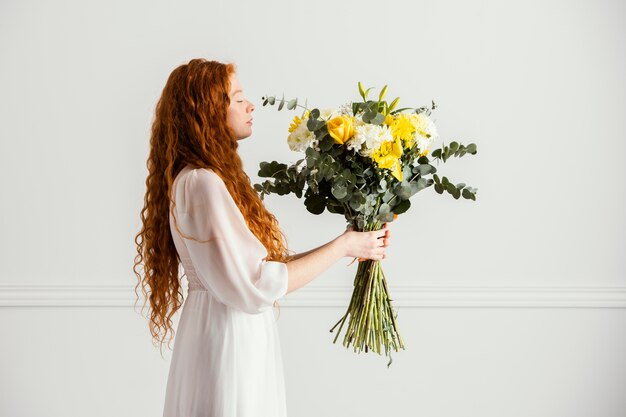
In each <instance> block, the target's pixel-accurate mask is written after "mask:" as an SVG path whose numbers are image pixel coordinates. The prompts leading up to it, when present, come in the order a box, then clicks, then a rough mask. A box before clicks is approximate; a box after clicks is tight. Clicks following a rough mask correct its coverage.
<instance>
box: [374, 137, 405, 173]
mask: <svg viewBox="0 0 626 417" xmlns="http://www.w3.org/2000/svg"><path fill="white" fill-rule="evenodd" d="M401 156H402V142H401V140H400V139H396V140H394V141H393V142H392V141H387V142H383V144H382V145H380V148H378V149H377V150H376V151H375V152H374V153H373V154H372V159H373V160H374V161H376V163H377V164H378V166H379V167H380V168H386V169H391V175H393V176H394V177H395V178H396V179H397V180H398V181H402V164H401V163H400V157H401Z"/></svg>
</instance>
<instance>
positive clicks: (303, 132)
mask: <svg viewBox="0 0 626 417" xmlns="http://www.w3.org/2000/svg"><path fill="white" fill-rule="evenodd" d="M307 121H308V118H305V119H303V120H302V122H300V124H299V125H298V127H296V128H295V129H294V130H293V132H291V133H290V134H289V136H288V137H287V143H288V144H289V149H291V150H292V151H296V152H304V151H305V150H306V148H307V147H308V146H309V145H310V144H311V143H312V142H313V141H314V140H316V139H315V134H314V133H313V132H311V131H310V130H309V129H307V127H306V123H307Z"/></svg>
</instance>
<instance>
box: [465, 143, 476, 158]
mask: <svg viewBox="0 0 626 417" xmlns="http://www.w3.org/2000/svg"><path fill="white" fill-rule="evenodd" d="M465 150H466V151H467V153H471V154H472V155H474V154H476V144H475V143H470V144H469V145H467V146H466V147H465Z"/></svg>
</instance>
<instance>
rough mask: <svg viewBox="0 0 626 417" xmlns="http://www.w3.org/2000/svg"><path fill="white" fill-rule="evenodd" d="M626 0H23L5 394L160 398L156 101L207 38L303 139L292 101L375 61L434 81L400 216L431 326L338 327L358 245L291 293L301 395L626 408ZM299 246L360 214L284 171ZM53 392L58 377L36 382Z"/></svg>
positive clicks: (15, 70) (260, 153)
mask: <svg viewBox="0 0 626 417" xmlns="http://www.w3.org/2000/svg"><path fill="white" fill-rule="evenodd" d="M624 17H626V7H625V6H624V3H623V2H621V1H608V0H603V1H600V2H597V1H596V2H591V1H586V2H575V3H572V2H565V1H554V0H550V1H542V2H539V1H532V2H523V3H520V2H517V3H513V2H496V1H481V2H461V1H450V0H446V1H442V2H404V3H402V2H396V3H385V4H381V3H380V2H370V1H366V2H363V1H360V2H356V1H353V2H330V1H326V0H323V1H318V2H301V3H294V2H287V1H277V2H264V3H260V2H252V1H239V2H233V3H231V4H230V5H226V4H225V3H224V4H217V3H216V4H210V3H208V2H177V3H176V4H174V2H163V1H159V2H149V1H135V2H132V3H127V2H122V1H111V2H95V1H76V0H67V1H63V2H56V3H52V2H34V1H21V2H9V1H6V0H5V1H2V2H1V3H0V62H1V67H0V68H1V69H0V97H1V99H0V146H1V149H0V190H1V197H0V202H1V204H0V207H1V208H0V210H1V212H0V307H1V308H0V328H2V329H3V333H4V334H3V337H1V338H0V392H3V393H8V394H9V395H5V397H4V399H3V400H1V401H0V415H2V416H4V415H11V416H29V417H30V416H83V415H89V416H109V415H118V416H149V415H150V416H154V415H160V413H161V407H162V402H163V395H164V389H165V383H166V378H167V368H168V366H169V358H170V354H171V352H169V351H168V352H166V353H165V355H164V358H161V356H160V354H159V351H158V349H156V348H154V347H153V346H152V345H151V343H150V337H149V333H148V331H147V323H146V319H145V318H144V317H142V316H141V315H140V311H139V308H137V309H133V301H134V298H133V297H134V294H133V286H134V283H135V276H134V274H133V273H132V260H133V257H134V253H135V247H134V242H133V238H134V235H135V234H136V233H137V231H138V230H139V227H140V223H139V210H140V209H141V206H142V199H143V193H144V180H145V175H146V168H145V161H146V158H147V152H148V138H149V128H150V123H151V121H152V118H153V115H154V106H155V104H156V101H157V99H158V97H159V95H160V92H161V90H162V88H163V86H164V84H165V81H166V79H167V76H168V75H169V73H170V72H171V71H172V70H173V69H174V68H175V67H176V66H178V65H179V64H182V63H184V62H187V61H188V60H189V59H191V58H194V57H205V58H209V59H217V60H222V61H229V62H234V63H236V64H237V66H238V69H239V71H238V72H239V77H240V80H241V81H242V83H243V86H244V91H245V92H246V94H247V95H248V98H249V99H250V100H252V101H253V102H254V103H255V104H256V106H257V108H256V111H255V127H254V130H255V132H254V134H253V136H252V137H250V138H248V139H245V140H244V141H242V142H241V148H240V150H241V156H242V158H243V159H244V161H245V165H246V170H247V172H248V174H249V175H250V177H251V178H252V179H253V180H254V181H256V180H259V178H258V176H257V175H256V174H257V170H258V165H259V162H261V161H270V160H278V161H282V162H295V161H296V160H297V159H299V158H300V154H297V153H295V152H291V151H290V150H289V149H288V148H287V144H286V134H287V126H288V125H289V121H290V119H291V118H292V116H293V114H294V113H292V112H287V111H284V110H283V111H281V112H277V111H276V109H275V108H264V107H262V105H261V97H262V96H263V95H266V94H276V95H280V94H282V93H283V92H284V93H285V95H286V96H288V97H290V98H291V97H298V98H300V99H305V98H307V99H308V102H309V104H311V105H312V106H319V107H331V106H336V105H339V104H342V103H344V102H345V101H347V100H350V99H357V98H358V93H357V89H356V82H357V81H359V80H360V81H362V82H363V83H364V84H366V85H369V86H376V87H382V86H383V85H384V84H389V93H388V94H389V95H390V96H394V97H395V96H396V95H400V96H401V98H402V101H401V104H405V105H414V106H421V105H428V104H429V103H430V101H431V100H434V101H435V102H436V103H437V105H438V108H437V109H436V110H435V112H434V113H433V117H434V119H435V121H436V123H437V127H438V129H439V132H440V135H441V138H442V139H443V140H444V141H445V142H446V143H447V142H450V141H452V140H459V141H461V142H464V143H469V142H475V143H477V144H478V150H479V153H478V154H477V155H476V156H473V157H472V156H466V157H464V158H463V159H460V160H452V161H450V162H449V163H448V164H445V165H440V167H439V168H440V171H441V172H442V173H443V174H444V175H447V176H449V177H451V178H452V179H453V180H454V181H455V182H461V181H463V182H466V183H468V184H470V185H472V186H475V187H478V189H479V191H478V200H477V201H476V202H470V201H467V200H463V199H461V200H459V201H456V200H454V199H453V198H452V197H450V196H449V195H444V196H440V195H438V194H436V193H435V192H434V190H432V189H428V190H425V191H423V192H421V193H420V194H418V195H416V196H415V197H414V200H413V201H412V202H413V207H412V208H411V210H410V211H409V212H408V213H406V214H404V215H402V216H400V218H398V219H397V220H396V221H395V222H394V223H393V224H392V225H391V226H392V227H391V229H392V233H393V237H392V240H391V246H390V248H389V249H388V251H387V253H388V259H387V260H386V261H384V263H383V265H384V268H385V272H386V275H387V276H388V279H389V282H390V285H391V291H392V296H393V297H394V298H395V299H396V300H397V306H399V320H400V323H399V325H400V326H401V331H402V333H403V336H404V337H405V340H406V342H407V350H406V351H402V352H400V353H397V354H395V356H394V363H393V365H392V366H391V368H390V369H387V368H386V366H385V364H386V362H385V360H384V358H382V357H377V356H374V355H371V354H369V356H368V355H367V354H361V355H360V356H359V355H355V354H354V353H352V352H351V351H348V350H346V349H344V348H343V347H342V346H341V344H339V342H338V344H336V345H333V344H332V338H333V337H334V333H333V334H330V333H328V329H330V327H332V325H333V324H334V323H335V322H336V321H337V320H338V319H339V317H340V316H341V315H342V314H343V311H344V308H345V306H346V305H347V301H348V298H349V295H350V288H351V285H352V278H353V276H354V273H355V267H356V265H354V264H353V265H351V266H349V267H348V266H346V265H347V264H348V263H349V261H350V260H349V259H347V258H346V259H345V260H343V261H340V262H338V263H337V264H336V265H334V266H333V267H332V268H330V269H329V270H328V271H326V272H325V273H324V274H323V275H322V276H320V277H319V278H317V279H316V280H314V281H313V282H312V283H311V284H309V285H308V286H307V287H305V288H303V289H301V290H299V291H297V292H295V293H293V294H290V295H288V296H287V297H285V298H284V299H283V300H282V302H281V305H282V310H281V313H280V314H281V315H280V318H279V326H280V334H281V340H282V342H283V344H282V346H283V356H284V360H285V372H286V379H287V390H288V392H287V394H288V408H289V412H290V415H292V416H297V417H309V416H317V415H321V414H324V415H329V416H340V415H356V414H359V415H362V416H375V415H380V414H381V413H382V412H389V414H396V415H421V416H481V417H484V416H502V415H507V416H531V415H532V416H546V417H547V416H550V417H554V416H568V417H571V416H588V415H596V416H602V417H612V416H622V415H624V414H626V400H625V399H624V397H623V395H622V394H623V392H624V388H625V386H626V361H625V360H624V359H623V354H622V353H623V352H624V349H625V348H626V331H625V330H624V329H625V325H626V312H625V310H624V309H625V307H626V276H625V272H626V260H625V259H624V257H623V256H622V255H623V253H624V248H625V247H626V217H625V216H624V213H625V212H626V207H625V206H626V191H625V188H624V186H623V184H622V181H623V179H624V178H625V177H626V176H625V174H626V165H625V164H624V163H623V156H624V154H625V153H626V145H625V143H624V139H625V138H626V135H625V133H626V122H625V119H624V117H623V114H624V112H625V110H626V100H625V99H626V85H625V84H626V80H625V77H624V73H625V71H626V59H625V58H626V57H625V53H624V49H623V45H622V39H624V38H625V35H626V33H625V32H626V29H624V25H623V21H624ZM266 204H267V206H268V208H270V210H271V211H272V212H274V213H275V214H276V216H277V217H278V219H279V221H280V223H281V226H282V227H283V229H284V231H285V232H286V234H287V237H288V239H289V243H290V244H291V246H292V248H293V249H294V250H296V251H304V250H308V249H311V248H312V247H314V246H317V245H320V244H322V243H324V242H326V241H328V240H330V239H332V238H334V237H335V236H337V235H338V234H340V233H341V232H342V231H343V230H344V227H345V226H344V223H343V219H342V218H341V217H340V216H332V215H330V214H328V213H325V214H323V215H321V216H317V217H313V215H311V214H309V213H308V212H307V211H306V210H305V208H304V206H303V204H302V201H300V200H298V199H297V198H295V196H287V197H279V196H270V197H268V198H267V199H266ZM33 400H35V401H33Z"/></svg>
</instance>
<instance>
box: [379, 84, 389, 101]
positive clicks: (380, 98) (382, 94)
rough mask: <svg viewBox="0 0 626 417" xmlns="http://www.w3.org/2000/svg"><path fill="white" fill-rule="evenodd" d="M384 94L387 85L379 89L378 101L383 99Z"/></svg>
mask: <svg viewBox="0 0 626 417" xmlns="http://www.w3.org/2000/svg"><path fill="white" fill-rule="evenodd" d="M385 94H387V85H385V86H384V87H383V89H382V90H380V94H379V95H378V101H383V98H385Z"/></svg>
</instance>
